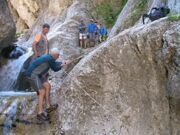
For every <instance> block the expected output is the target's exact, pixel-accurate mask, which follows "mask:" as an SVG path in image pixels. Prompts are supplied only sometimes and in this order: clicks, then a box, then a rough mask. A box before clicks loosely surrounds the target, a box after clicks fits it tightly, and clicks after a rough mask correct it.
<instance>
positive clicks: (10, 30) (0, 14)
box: [0, 0, 16, 49]
mask: <svg viewBox="0 0 180 135" xmlns="http://www.w3.org/2000/svg"><path fill="white" fill-rule="evenodd" d="M0 3H1V4H0V27H1V28H0V49H1V48H3V47H5V46H8V44H9V43H11V42H12V40H13V38H14V36H15V31H16V28H15V23H14V22H13V19H12V17H11V15H10V12H9V8H8V6H7V3H6V1H4V0H0Z"/></svg>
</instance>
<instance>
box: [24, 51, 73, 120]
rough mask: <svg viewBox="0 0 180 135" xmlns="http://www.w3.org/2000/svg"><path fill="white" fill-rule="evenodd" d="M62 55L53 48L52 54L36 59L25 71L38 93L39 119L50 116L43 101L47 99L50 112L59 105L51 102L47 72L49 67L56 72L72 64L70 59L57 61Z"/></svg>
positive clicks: (45, 118)
mask: <svg viewBox="0 0 180 135" xmlns="http://www.w3.org/2000/svg"><path fill="white" fill-rule="evenodd" d="M59 56H60V51H59V49H57V48H53V49H51V51H50V54H45V55H42V56H40V57H38V58H37V59H35V60H34V61H33V62H32V63H31V64H30V65H29V66H28V68H27V70H26V71H25V76H26V79H27V80H28V82H29V84H30V86H31V88H33V89H34V90H35V91H36V92H37V95H38V114H37V119H38V120H40V121H48V120H49V118H48V116H47V115H45V114H44V113H43V101H44V99H45V103H46V112H47V113H50V112H52V111H54V110H56V109H57V107H58V105H57V104H54V105H51V104H50V99H49V98H50V97H49V96H50V91H51V85H50V83H49V82H48V81H47V78H46V74H47V72H48V70H49V69H52V70H53V71H54V72H57V71H59V70H61V68H63V67H64V66H66V65H68V64H70V62H69V61H64V62H57V61H56V60H57V59H58V58H59Z"/></svg>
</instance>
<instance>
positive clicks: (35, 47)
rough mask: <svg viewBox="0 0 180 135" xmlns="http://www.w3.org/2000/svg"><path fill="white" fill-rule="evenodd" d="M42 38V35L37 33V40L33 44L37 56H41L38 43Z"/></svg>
mask: <svg viewBox="0 0 180 135" xmlns="http://www.w3.org/2000/svg"><path fill="white" fill-rule="evenodd" d="M40 40H41V35H37V36H36V37H35V40H34V42H33V45H32V48H33V51H34V55H35V57H36V58H37V57H38V56H39V54H38V52H37V44H38V42H39V41H40Z"/></svg>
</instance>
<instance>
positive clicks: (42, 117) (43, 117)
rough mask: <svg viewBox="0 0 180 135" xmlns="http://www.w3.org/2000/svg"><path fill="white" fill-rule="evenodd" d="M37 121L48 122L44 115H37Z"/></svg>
mask: <svg viewBox="0 0 180 135" xmlns="http://www.w3.org/2000/svg"><path fill="white" fill-rule="evenodd" d="M37 119H38V120H39V121H48V120H49V118H48V117H47V116H46V115H45V114H44V113H40V114H38V115H37Z"/></svg>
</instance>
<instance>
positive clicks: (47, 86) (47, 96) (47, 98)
mask: <svg viewBox="0 0 180 135" xmlns="http://www.w3.org/2000/svg"><path fill="white" fill-rule="evenodd" d="M43 87H44V88H45V102H46V108H49V107H50V91H51V85H50V84H49V82H45V83H44V84H43Z"/></svg>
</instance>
